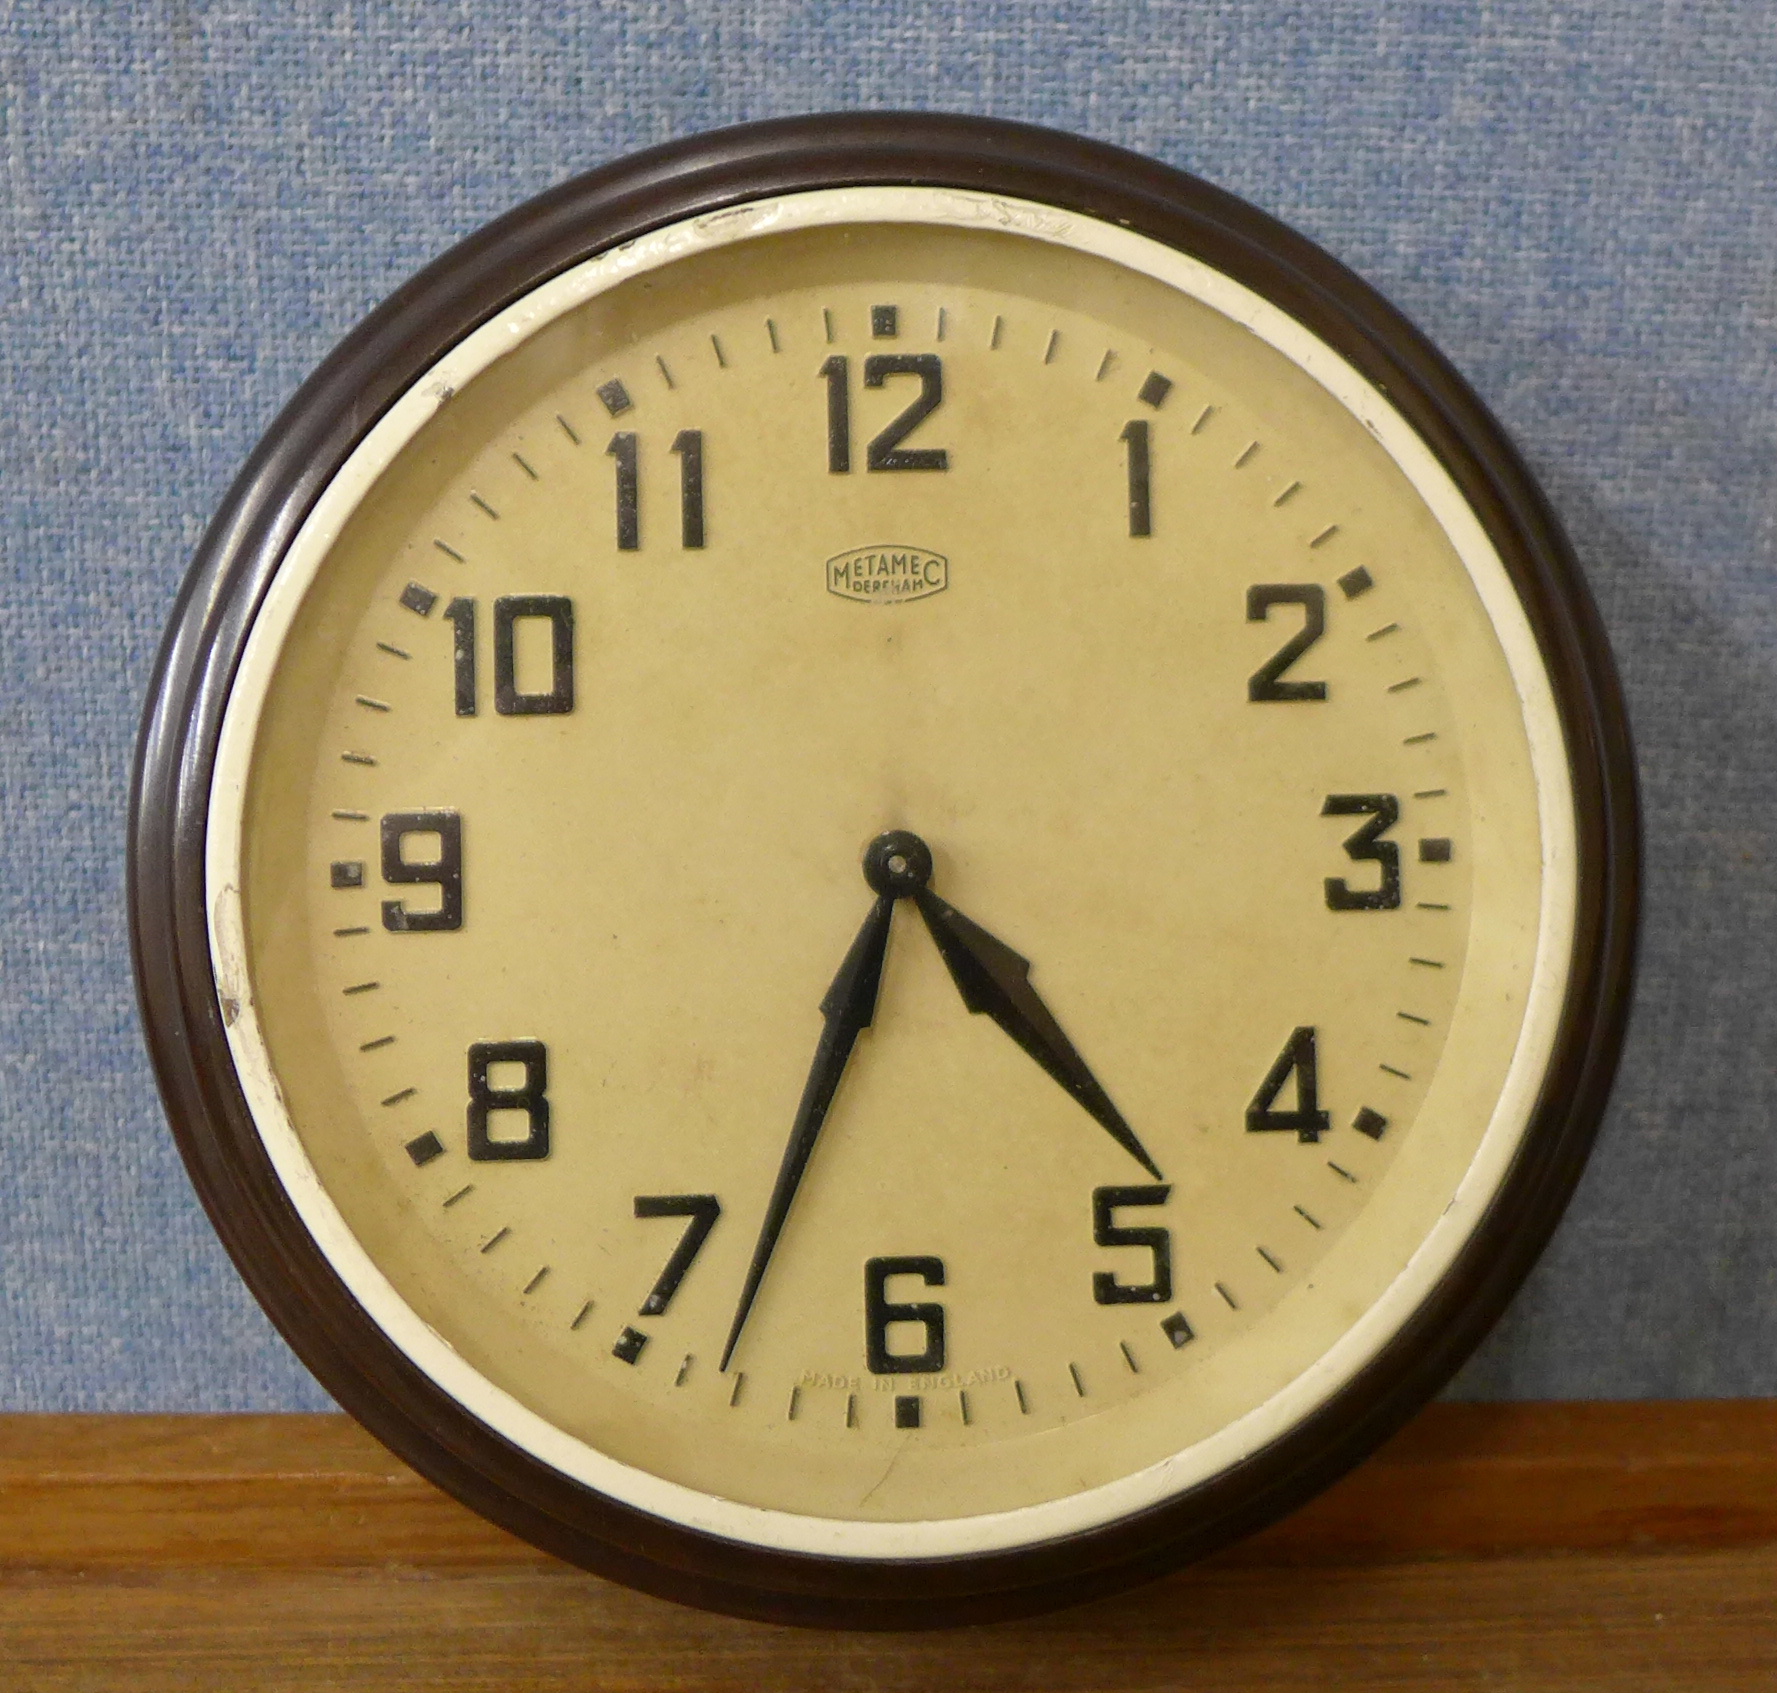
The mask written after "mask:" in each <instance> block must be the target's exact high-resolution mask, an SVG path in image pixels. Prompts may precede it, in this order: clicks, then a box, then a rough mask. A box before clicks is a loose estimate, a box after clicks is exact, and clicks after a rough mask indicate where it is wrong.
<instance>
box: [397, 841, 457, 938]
mask: <svg viewBox="0 0 1777 1693" xmlns="http://www.w3.org/2000/svg"><path fill="white" fill-rule="evenodd" d="M414 835H431V836H435V837H436V838H437V841H438V856H437V857H436V858H429V859H421V860H419V861H418V862H417V863H416V862H414V861H413V860H410V859H409V858H408V856H407V842H408V840H409V839H410V838H411V837H412V836H414ZM382 844H383V880H384V881H385V882H390V883H393V884H394V885H395V886H397V887H401V886H408V885H411V886H416V887H417V886H421V885H424V884H427V883H431V884H434V885H435V886H436V887H437V889H438V908H437V909H436V910H435V911H412V910H410V909H409V908H408V905H407V902H406V901H405V900H399V899H385V900H384V901H383V927H384V928H385V929H387V930H389V931H390V933H392V934H397V935H414V934H436V933H439V932H441V931H444V930H448V929H460V928H462V926H463V819H462V816H461V814H460V813H458V812H455V811H391V812H390V813H389V814H388V815H387V816H386V817H384V818H383V820H382Z"/></svg>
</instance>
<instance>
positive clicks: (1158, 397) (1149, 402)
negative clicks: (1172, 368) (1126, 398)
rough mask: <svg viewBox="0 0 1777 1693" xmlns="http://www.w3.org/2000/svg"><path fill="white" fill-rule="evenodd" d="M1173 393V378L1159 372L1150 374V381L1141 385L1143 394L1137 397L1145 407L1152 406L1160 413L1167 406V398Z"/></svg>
mask: <svg viewBox="0 0 1777 1693" xmlns="http://www.w3.org/2000/svg"><path fill="white" fill-rule="evenodd" d="M1171 392H1172V378H1171V377H1170V376H1162V375H1161V374H1160V372H1159V371H1157V370H1150V371H1149V372H1148V379H1147V381H1146V382H1144V383H1143V384H1142V385H1141V392H1140V393H1138V394H1137V395H1136V396H1135V397H1136V398H1137V399H1138V400H1140V401H1141V403H1142V404H1143V405H1144V406H1152V407H1153V408H1154V410H1155V411H1158V410H1159V409H1160V408H1161V407H1162V406H1163V405H1165V404H1166V396H1167V395H1168V394H1170V393H1171Z"/></svg>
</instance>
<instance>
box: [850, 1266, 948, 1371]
mask: <svg viewBox="0 0 1777 1693" xmlns="http://www.w3.org/2000/svg"><path fill="white" fill-rule="evenodd" d="M894 1276H918V1277H919V1279H920V1280H921V1281H922V1282H924V1283H925V1284H926V1286H927V1287H942V1286H943V1285H944V1260H943V1259H942V1258H872V1259H870V1260H869V1261H868V1262H867V1263H866V1264H865V1265H864V1352H865V1355H866V1356H867V1358H868V1359H869V1362H870V1368H871V1370H872V1371H873V1372H874V1373H875V1374H877V1375H879V1376H909V1375H930V1374H932V1373H933V1372H935V1371H937V1370H941V1369H943V1368H944V1307H943V1306H942V1305H938V1304H935V1303H932V1304H919V1305H904V1304H898V1303H897V1302H895V1301H894V1300H892V1299H890V1298H889V1296H888V1284H889V1280H890V1278H891V1277H894ZM893 1323H917V1324H918V1325H919V1326H920V1328H921V1329H922V1330H924V1333H925V1346H924V1348H923V1350H921V1351H919V1352H896V1351H894V1350H893V1349H892V1348H891V1347H890V1345H889V1326H890V1325H891V1324H893Z"/></svg>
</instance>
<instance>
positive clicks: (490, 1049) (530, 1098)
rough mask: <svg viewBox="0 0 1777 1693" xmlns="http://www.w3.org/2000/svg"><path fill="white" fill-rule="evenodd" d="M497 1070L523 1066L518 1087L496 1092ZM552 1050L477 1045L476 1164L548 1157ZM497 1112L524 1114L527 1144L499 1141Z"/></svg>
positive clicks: (473, 1100) (518, 1043)
mask: <svg viewBox="0 0 1777 1693" xmlns="http://www.w3.org/2000/svg"><path fill="white" fill-rule="evenodd" d="M496 1064H521V1065H523V1066H524V1082H523V1084H522V1085H521V1086H519V1087H495V1086H494V1085H493V1081H492V1079H491V1072H492V1070H493V1067H494V1066H495V1065H496ZM548 1089H549V1049H548V1048H547V1047H546V1046H544V1044H543V1043H542V1042H541V1041H540V1040H478V1041H476V1042H475V1044H474V1045H473V1046H471V1047H470V1048H469V1156H470V1157H471V1158H472V1159H474V1160H475V1161H476V1162H477V1163H489V1164H491V1163H504V1162H506V1161H508V1160H516V1159H527V1158H547V1157H548V1156H549V1096H548ZM496 1111H522V1112H523V1113H524V1115H525V1123H526V1132H525V1136H524V1138H523V1139H522V1140H507V1139H505V1138H504V1137H502V1138H500V1139H498V1140H496V1139H495V1138H494V1136H493V1133H492V1130H491V1126H490V1124H489V1121H488V1119H489V1118H490V1117H491V1116H492V1115H493V1113H494V1112H496Z"/></svg>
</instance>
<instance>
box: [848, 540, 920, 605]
mask: <svg viewBox="0 0 1777 1693" xmlns="http://www.w3.org/2000/svg"><path fill="white" fill-rule="evenodd" d="M949 586H950V560H949V559H947V558H945V556H944V555H943V554H942V553H929V552H927V551H926V550H925V548H924V547H854V548H852V550H851V551H850V552H849V553H840V554H838V555H837V557H834V558H830V559H828V560H827V592H828V593H829V594H837V595H838V596H839V597H840V598H841V599H842V600H861V601H862V602H863V603H864V604H865V605H902V604H905V603H906V601H908V600H923V599H929V598H930V597H931V596H932V595H933V594H941V593H943V592H944V590H945V589H946V588H948V587H949Z"/></svg>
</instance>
